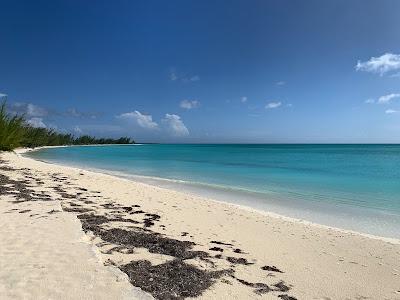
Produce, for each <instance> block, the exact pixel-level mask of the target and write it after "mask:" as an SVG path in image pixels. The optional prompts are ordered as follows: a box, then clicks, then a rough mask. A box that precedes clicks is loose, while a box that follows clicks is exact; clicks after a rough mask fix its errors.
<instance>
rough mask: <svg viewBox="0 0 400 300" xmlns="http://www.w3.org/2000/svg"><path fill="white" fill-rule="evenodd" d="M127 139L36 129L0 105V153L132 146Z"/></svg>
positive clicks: (4, 105) (23, 118)
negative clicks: (50, 147)
mask: <svg viewBox="0 0 400 300" xmlns="http://www.w3.org/2000/svg"><path fill="white" fill-rule="evenodd" d="M133 143H134V141H133V140H132V139H131V138H128V137H121V138H118V139H113V138H96V137H93V136H89V135H82V136H79V137H75V136H74V135H72V134H70V133H60V132H57V131H56V130H54V129H49V128H37V127H33V126H31V125H29V124H28V123H27V122H26V120H25V117H24V115H15V114H14V115H12V114H10V113H7V108H6V103H5V102H3V103H2V104H0V151H11V150H13V149H15V148H17V147H28V148H35V147H41V146H63V145H94V144H133Z"/></svg>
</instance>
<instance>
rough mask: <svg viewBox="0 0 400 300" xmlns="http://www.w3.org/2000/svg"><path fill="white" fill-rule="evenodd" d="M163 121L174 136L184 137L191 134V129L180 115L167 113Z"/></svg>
mask: <svg viewBox="0 0 400 300" xmlns="http://www.w3.org/2000/svg"><path fill="white" fill-rule="evenodd" d="M162 122H163V124H164V125H165V127H166V129H167V131H168V132H169V133H170V134H171V135H173V136H177V137H183V136H188V135H189V130H188V129H187V127H186V126H185V124H184V123H183V121H182V120H181V117H180V116H178V115H174V114H165V118H164V119H163V120H162Z"/></svg>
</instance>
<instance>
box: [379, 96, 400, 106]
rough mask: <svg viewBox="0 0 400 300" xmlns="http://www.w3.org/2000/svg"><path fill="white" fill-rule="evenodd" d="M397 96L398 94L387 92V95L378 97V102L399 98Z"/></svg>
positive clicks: (383, 102) (382, 102) (384, 102)
mask: <svg viewBox="0 0 400 300" xmlns="http://www.w3.org/2000/svg"><path fill="white" fill-rule="evenodd" d="M399 97H400V94H389V95H385V96H381V97H379V99H378V103H380V104H386V103H390V102H391V101H392V100H393V99H395V98H399Z"/></svg>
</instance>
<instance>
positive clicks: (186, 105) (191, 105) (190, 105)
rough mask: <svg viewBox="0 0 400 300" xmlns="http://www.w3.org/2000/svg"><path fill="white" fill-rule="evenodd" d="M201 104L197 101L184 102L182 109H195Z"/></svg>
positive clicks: (181, 104) (182, 102)
mask: <svg viewBox="0 0 400 300" xmlns="http://www.w3.org/2000/svg"><path fill="white" fill-rule="evenodd" d="M199 105H200V102H199V101H197V100H182V101H181V103H180V107H181V108H184V109H193V108H197V107H199Z"/></svg>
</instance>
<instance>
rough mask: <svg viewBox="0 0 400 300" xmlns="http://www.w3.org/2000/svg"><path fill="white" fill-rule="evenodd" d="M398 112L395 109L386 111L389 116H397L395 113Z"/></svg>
mask: <svg viewBox="0 0 400 300" xmlns="http://www.w3.org/2000/svg"><path fill="white" fill-rule="evenodd" d="M398 112H399V111H398V110H394V109H387V110H386V111H385V113H387V114H395V113H398Z"/></svg>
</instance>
